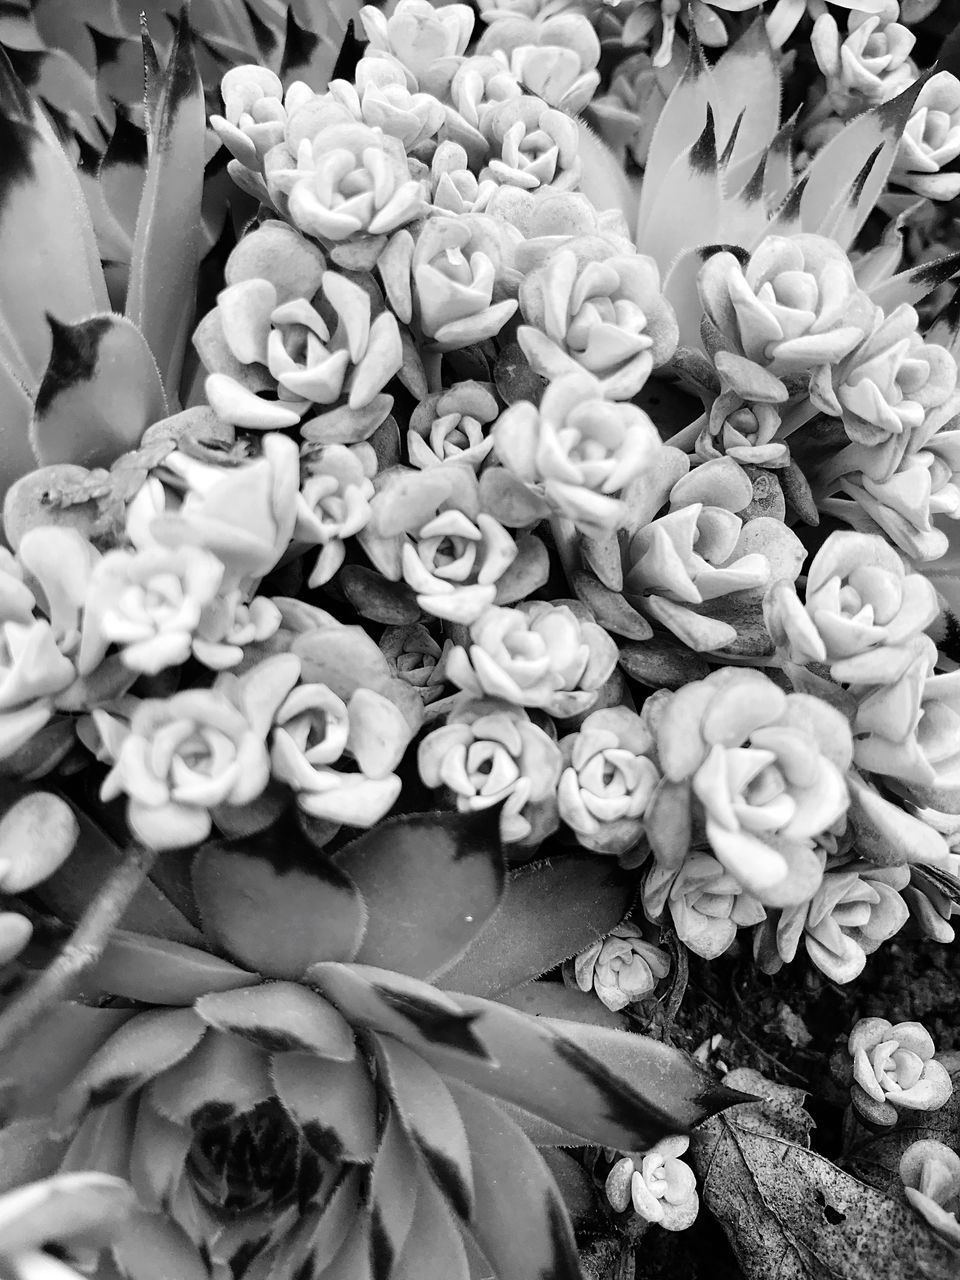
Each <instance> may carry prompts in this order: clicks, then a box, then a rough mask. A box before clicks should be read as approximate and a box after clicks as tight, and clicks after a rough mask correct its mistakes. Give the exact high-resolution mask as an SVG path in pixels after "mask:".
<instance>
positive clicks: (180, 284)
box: [126, 5, 206, 401]
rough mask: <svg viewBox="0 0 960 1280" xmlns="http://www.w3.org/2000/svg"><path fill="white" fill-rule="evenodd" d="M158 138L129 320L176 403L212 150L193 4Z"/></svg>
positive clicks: (170, 69) (166, 79)
mask: <svg viewBox="0 0 960 1280" xmlns="http://www.w3.org/2000/svg"><path fill="white" fill-rule="evenodd" d="M151 133H152V138H151V147H150V161H149V164H148V166H147V176H146V180H145V181H144V185H143V196H142V198H141V201H140V210H139V213H138V216H137V228H136V234H135V236H134V242H133V253H132V257H131V265H130V285H129V289H128V292H127V306H126V314H127V316H128V317H129V318H130V319H131V320H132V321H133V322H134V323H135V324H136V325H137V326H138V327H139V328H140V330H141V332H142V333H143V335H144V337H145V338H146V340H147V343H148V344H149V346H150V350H151V351H152V352H153V354H154V356H155V357H156V361H157V365H158V367H159V369H160V373H161V377H162V379H163V385H164V387H165V388H166V391H167V394H168V395H169V397H170V399H171V401H173V400H175V399H176V397H177V392H178V387H179V382H180V370H181V367H182V364H183V355H184V351H185V349H186V344H187V339H188V337H189V334H190V330H191V328H192V325H193V313H194V305H195V294H196V284H197V270H198V267H199V262H200V250H201V245H200V202H201V197H202V194H203V167H204V148H205V145H206V138H205V134H206V114H205V110H204V102H203V86H202V85H201V82H200V75H199V72H198V71H197V64H196V60H195V58H194V53H193V35H192V32H191V30H190V24H189V22H188V20H187V7H186V5H185V6H184V7H183V9H182V10H181V13H180V21H179V24H178V27H177V37H176V41H175V42H174V46H173V51H172V52H171V54H170V61H169V63H168V64H167V68H166V71H165V72H164V75H163V81H162V84H161V86H160V93H159V100H158V102H157V105H156V112H155V118H154V120H153V121H152V129H151Z"/></svg>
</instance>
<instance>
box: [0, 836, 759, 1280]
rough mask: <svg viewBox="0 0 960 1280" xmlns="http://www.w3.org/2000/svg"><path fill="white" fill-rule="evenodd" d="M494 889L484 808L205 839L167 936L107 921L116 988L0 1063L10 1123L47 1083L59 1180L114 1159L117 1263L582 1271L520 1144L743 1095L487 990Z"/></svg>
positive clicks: (624, 1141) (89, 984)
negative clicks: (317, 846) (401, 923)
mask: <svg viewBox="0 0 960 1280" xmlns="http://www.w3.org/2000/svg"><path fill="white" fill-rule="evenodd" d="M536 874H537V876H538V883H537V884H536V885H535V886H534V887H535V888H536V889H537V890H538V891H541V892H542V891H549V886H550V882H551V880H552V879H553V878H554V874H555V873H552V872H551V871H550V869H549V867H547V868H541V869H540V870H539V872H538V873H536ZM557 887H558V888H559V889H560V895H561V901H562V900H563V899H564V898H565V899H566V906H565V910H566V912H567V914H568V916H570V917H571V918H572V917H573V911H574V909H575V905H576V899H575V897H574V896H572V895H571V892H570V889H572V887H573V886H572V885H571V886H569V887H568V888H567V889H564V887H563V884H562V882H561V883H559V884H558V886H557ZM598 887H599V886H598ZM504 889H505V866H504V863H503V860H502V857H501V854H500V848H499V840H498V838H497V824H496V822H495V821H494V820H493V819H492V818H491V817H490V816H489V815H480V816H479V817H475V816H468V817H464V818H461V817H458V816H450V815H442V814H423V815H411V816H408V817H405V818H401V819H398V820H393V821H391V822H388V823H386V824H385V825H382V826H381V827H380V828H379V829H378V830H377V831H376V832H375V833H371V834H370V835H368V836H363V837H361V838H360V840H359V841H358V842H355V843H353V844H351V845H349V846H346V847H344V848H343V849H341V850H340V851H339V853H338V854H337V855H336V856H335V857H334V858H332V859H323V858H318V857H317V855H316V853H315V852H314V850H313V849H312V847H311V846H310V844H309V842H307V841H306V840H305V839H304V838H303V837H302V836H300V837H299V838H298V837H297V836H296V833H295V832H292V831H286V832H283V833H280V832H277V833H275V834H274V835H273V836H271V837H270V838H268V839H263V838H261V839H259V840H236V841H233V842H219V843H212V844H207V845H205V846H203V847H202V848H201V850H200V851H199V852H198V853H197V854H196V855H195V856H194V858H193V860H192V892H191V895H190V899H189V901H187V900H186V899H184V898H183V897H182V896H181V898H180V900H179V901H180V908H181V910H182V912H184V913H186V915H184V914H181V912H180V911H177V912H174V918H179V920H180V922H181V924H180V929H179V930H169V931H168V934H169V933H174V932H175V933H178V934H179V937H178V938H174V937H171V936H168V935H165V934H163V933H162V932H161V931H160V930H159V929H158V928H157V927H156V925H157V918H156V917H155V918H154V930H153V931H152V932H151V933H139V932H133V931H120V932H119V933H117V934H116V935H115V936H114V938H113V940H112V941H111V942H110V944H109V946H108V947H107V949H106V951H105V953H104V954H103V956H102V958H101V959H100V961H99V962H98V964H97V965H96V967H95V968H94V969H93V970H92V971H91V972H90V973H89V974H88V976H87V978H86V980H85V985H86V988H87V990H88V991H89V992H90V994H91V995H93V994H94V993H96V992H99V993H102V994H103V995H106V994H110V995H112V996H114V997H118V998H119V1000H118V1002H117V1003H116V1004H115V1006H114V1007H109V1006H108V1005H105V1004H102V1002H101V1007H97V1002H96V1001H95V1002H94V1003H92V1004H89V1005H84V1004H78V1003H74V1004H65V1005H63V1006H60V1007H59V1008H58V1009H56V1010H54V1011H53V1013H52V1015H51V1018H50V1020H49V1021H48V1022H47V1023H45V1024H44V1025H42V1026H40V1027H39V1028H38V1029H37V1031H36V1032H35V1033H34V1036H33V1037H32V1038H31V1037H29V1036H28V1037H27V1039H26V1040H24V1041H22V1042H21V1043H20V1044H19V1045H18V1046H17V1047H16V1049H14V1051H13V1052H12V1054H9V1053H8V1054H7V1055H5V1056H4V1058H3V1059H2V1060H0V1072H2V1075H3V1078H4V1080H5V1083H6V1085H7V1086H9V1088H10V1091H11V1092H10V1095H9V1096H10V1097H11V1099H12V1100H14V1099H15V1100H14V1101H12V1105H13V1108H14V1112H15V1114H16V1115H17V1116H18V1117H21V1119H19V1120H18V1123H27V1122H28V1121H29V1118H30V1117H32V1116H35V1115H38V1114H42V1113H43V1112H44V1111H45V1109H46V1108H47V1107H49V1106H51V1105H55V1109H56V1120H55V1126H56V1131H57V1134H58V1142H59V1148H58V1149H59V1151H60V1152H61V1154H60V1156H59V1169H60V1170H61V1173H60V1176H61V1177H65V1178H66V1177H71V1176H79V1175H75V1174H73V1172H72V1171H74V1170H80V1169H83V1170H85V1171H88V1172H87V1174H86V1175H85V1176H87V1177H93V1176H94V1175H95V1174H97V1173H99V1174H103V1175H110V1176H111V1177H113V1178H120V1177H122V1178H124V1179H129V1182H130V1185H131V1186H132V1187H133V1190H134V1191H135V1193H136V1196H137V1206H136V1207H135V1208H134V1209H133V1211H132V1213H131V1216H130V1218H129V1221H128V1222H127V1223H126V1224H125V1225H124V1226H123V1227H122V1229H120V1230H119V1231H118V1232H117V1233H115V1236H116V1238H115V1239H114V1240H113V1242H112V1252H113V1256H114V1258H115V1260H116V1262H117V1263H118V1264H119V1266H120V1267H121V1269H122V1270H123V1273H124V1274H126V1275H130V1276H132V1277H136V1276H147V1275H154V1274H156V1273H157V1268H158V1267H159V1268H166V1270H167V1271H170V1270H171V1269H172V1268H174V1267H175V1268H176V1273H177V1274H178V1275H179V1276H184V1277H186V1276H191V1277H192V1276H197V1277H200V1276H204V1277H206V1276H212V1277H221V1276H231V1275H232V1276H237V1277H248V1278H252V1277H256V1276H268V1275H269V1276H274V1275H278V1274H281V1275H282V1274H296V1273H297V1271H300V1272H301V1273H303V1274H308V1273H310V1272H311V1271H312V1272H314V1273H320V1272H322V1271H324V1270H327V1269H330V1274H331V1275H337V1276H339V1275H347V1274H350V1272H351V1269H352V1268H354V1267H357V1266H359V1267H362V1268H367V1269H369V1271H370V1274H376V1275H383V1276H397V1277H399V1276H406V1275H410V1276H413V1275H419V1276H423V1275H427V1274H436V1275H445V1276H448V1277H450V1276H463V1277H466V1276H468V1275H469V1274H470V1270H471V1267H472V1266H473V1265H475V1262H474V1260H476V1259H483V1262H482V1265H487V1266H490V1267H492V1268H494V1269H495V1272H496V1274H498V1275H504V1276H516V1277H520V1276H525V1275H530V1274H531V1273H532V1272H534V1271H538V1270H543V1271H545V1272H546V1273H549V1274H562V1273H563V1272H564V1271H567V1272H569V1274H573V1273H574V1271H575V1269H576V1266H577V1263H576V1252H575V1247H574V1243H573V1234H572V1231H571V1228H570V1222H569V1218H568V1216H567V1211H566V1209H565V1207H564V1203H563V1200H562V1199H561V1197H560V1194H559V1192H558V1190H557V1188H556V1186H555V1184H554V1182H553V1180H552V1178H551V1176H550V1174H549V1172H548V1171H547V1167H546V1166H545V1164H544V1162H543V1158H542V1157H541V1155H540V1154H539V1153H538V1150H537V1146H536V1145H535V1144H536V1143H540V1144H546V1145H548V1146H549V1145H555V1144H556V1143H567V1142H576V1143H581V1144H582V1143H585V1142H594V1143H598V1144H605V1145H613V1146H617V1147H619V1148H621V1149H623V1148H625V1149H628V1150H635V1149H639V1148H640V1147H648V1146H651V1145H652V1144H653V1143H654V1142H655V1141H657V1140H658V1139H659V1138H661V1137H663V1136H664V1135H665V1134H666V1133H668V1132H669V1133H673V1132H677V1131H682V1130H683V1129H685V1128H687V1127H688V1126H689V1125H691V1124H693V1123H695V1122H696V1121H697V1120H699V1119H701V1118H702V1117H703V1116H705V1115H707V1114H709V1113H710V1112H711V1111H713V1110H715V1109H716V1108H717V1107H719V1106H723V1105H725V1104H727V1103H728V1102H730V1101H733V1100H734V1099H736V1097H738V1096H739V1095H736V1094H735V1093H733V1092H732V1091H729V1090H724V1089H723V1088H722V1087H721V1086H717V1085H715V1084H714V1082H713V1080H712V1079H711V1077H710V1076H709V1075H708V1074H707V1073H706V1072H704V1071H702V1070H701V1069H700V1068H698V1067H696V1066H695V1065H694V1064H692V1063H691V1062H690V1061H689V1060H688V1059H686V1058H685V1057H684V1056H683V1055H682V1054H680V1053H679V1052H678V1051H676V1050H673V1049H670V1048H668V1047H666V1046H664V1045H662V1044H658V1043H656V1042H654V1041H652V1040H649V1039H645V1038H643V1037H640V1036H637V1035H635V1034H632V1033H630V1032H625V1031H618V1030H611V1029H609V1028H601V1027H591V1026H589V1025H585V1024H583V1023H576V1022H565V1021H562V1020H551V1019H536V1018H533V1017H531V1016H530V1015H528V1014H525V1013H521V1012H519V1011H517V1010H515V1009H511V1008H509V1007H508V1006H507V1005H505V1004H501V1003H498V1002H496V1001H494V1000H492V999H490V998H488V996H487V993H489V992H491V991H495V990H496V988H497V982H498V980H500V979H502V977H503V974H502V972H500V973H498V972H497V966H496V965H495V964H491V963H490V959H489V955H490V950H491V948H492V949H493V950H494V951H495V950H496V949H497V948H499V947H500V946H501V945H502V941H503V938H504V936H506V935H505V934H504V933H503V932H502V930H503V927H504V922H503V921H500V923H497V921H498V920H499V916H498V915H497V914H496V913H497V912H498V908H499V907H500V903H501V899H502V898H503V896H504ZM625 893H626V888H625V886H624V885H622V884H621V885H620V886H612V885H611V886H608V887H606V888H600V896H601V898H603V899H604V905H603V907H602V908H601V909H602V910H605V911H607V912H610V911H615V910H616V909H617V906H618V903H622V902H623V900H624V896H625ZM522 896H523V889H522V887H519V888H518V897H520V898H522ZM597 905H598V904H596V903H595V905H594V910H596V909H597ZM398 909H402V910H403V911H404V912H406V913H407V919H408V920H409V921H410V924H411V926H412V927H411V928H410V929H408V930H405V931H404V932H403V933H402V934H398V933H397V932H396V931H395V930H394V929H393V926H392V920H393V918H394V915H395V913H396V911H397V910H398ZM517 909H518V908H517V906H514V907H513V908H511V907H509V906H507V905H506V902H505V903H504V907H503V910H504V911H505V912H506V913H507V915H508V916H509V915H510V914H511V912H513V913H516V911H517ZM620 909H622V907H621V908H620ZM188 919H196V920H198V927H193V926H192V925H190V924H189V923H188ZM518 923H520V918H519V917H518V918H516V919H515V920H514V924H518ZM487 926H490V927H487ZM184 927H185V928H186V930H187V936H189V937H190V938H191V941H190V942H189V943H186V942H184V941H181V940H179V938H182V937H183V936H184V932H183V930H184ZM588 927H589V926H588ZM577 931H578V932H579V933H580V935H581V936H585V935H584V932H583V925H580V926H578V927H577ZM547 945H549V944H547ZM543 946H544V941H543V940H542V939H541V940H539V941H536V940H535V941H534V943H533V946H532V947H531V948H530V949H529V950H528V953H527V955H526V957H525V958H524V959H523V960H522V961H521V964H524V963H526V964H529V965H531V966H532V967H533V969H534V970H536V968H537V966H538V965H539V964H543V963H544V961H548V960H549V955H548V954H544V952H543ZM485 957H487V958H485ZM448 979H449V980H450V981H453V982H454V983H456V982H457V980H460V981H461V982H462V981H463V979H466V980H467V981H466V983H465V984H464V985H466V987H467V990H468V991H476V992H481V993H483V994H467V993H463V992H459V993H457V992H456V991H454V990H450V991H448V990H447V989H446V988H447V987H448V986H449V982H448ZM571 1125H572V1126H573V1127H572V1128H571ZM521 1227H522V1231H521V1230H520V1228H521ZM478 1265H479V1264H478Z"/></svg>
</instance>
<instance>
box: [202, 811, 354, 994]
mask: <svg viewBox="0 0 960 1280" xmlns="http://www.w3.org/2000/svg"><path fill="white" fill-rule="evenodd" d="M193 884H194V892H195V894H196V898H197V905H198V906H199V908H200V915H201V917H202V919H203V928H204V932H205V933H206V935H207V937H208V938H210V940H211V941H212V942H213V943H214V944H215V945H216V946H218V947H221V948H222V949H223V950H224V951H226V952H227V953H228V954H229V955H231V956H232V957H233V959H234V960H236V961H237V962H238V963H239V964H241V965H245V966H249V967H250V968H251V969H255V970H257V972H259V973H262V974H264V975H265V976H266V977H270V978H299V977H301V975H302V974H303V972H304V970H305V969H306V968H307V967H308V966H309V965H311V964H312V963H314V961H317V960H321V959H336V960H349V959H352V958H353V956H354V955H356V952H357V949H358V947H359V945H360V940H361V938H362V936H363V930H364V925H365V919H366V913H365V908H364V905H363V899H362V898H361V897H360V894H359V893H358V892H357V889H356V888H355V887H354V885H353V884H352V882H351V881H350V880H349V878H348V877H347V876H346V875H345V873H344V872H343V871H342V870H341V869H340V868H339V867H335V866H334V865H333V864H332V863H331V862H329V861H327V860H326V859H324V858H319V857H318V856H317V854H316V852H315V851H314V850H313V849H312V848H310V847H308V846H307V845H306V841H305V839H304V838H303V837H298V836H296V835H295V834H293V833H289V834H288V835H287V837H286V838H284V837H283V836H281V835H278V834H277V833H276V829H274V831H271V832H268V833H263V834H261V835H258V836H256V837H254V838H253V839H252V840H249V841H247V840H232V841H222V842H219V843H216V844H209V845H206V846H204V848H202V849H201V850H200V851H199V852H198V853H197V856H196V858H195V859H194V864H193Z"/></svg>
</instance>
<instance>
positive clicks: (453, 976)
mask: <svg viewBox="0 0 960 1280" xmlns="http://www.w3.org/2000/svg"><path fill="white" fill-rule="evenodd" d="M635 892H636V881H635V878H634V879H632V878H631V877H630V876H628V875H627V874H625V873H624V872H622V871H621V870H620V869H619V868H618V867H617V865H616V863H615V861H614V860H613V859H612V858H599V857H597V858H593V857H590V856H589V855H588V854H570V855H567V856H563V857H559V858H553V859H550V861H548V862H537V863H531V864H530V865H528V866H525V867H522V868H521V869H520V870H519V871H516V872H514V873H513V875H511V877H510V879H509V881H508V884H507V892H506V894H505V895H504V901H503V904H502V906H501V907H500V910H499V911H498V912H497V914H496V915H495V916H494V917H493V919H492V920H490V921H489V922H488V923H487V925H486V926H485V927H484V929H483V930H482V932H481V933H480V934H479V936H478V937H477V938H476V939H475V941H474V942H473V943H472V944H471V945H470V947H469V948H468V949H467V951H466V952H465V953H464V955H463V956H462V957H461V959H460V960H459V961H458V962H457V963H456V964H454V965H452V966H451V967H450V968H449V969H448V970H447V971H446V973H445V974H444V978H443V985H444V986H445V987H449V988H450V989H451V990H452V991H468V992H470V993H471V994H473V995H478V996H493V995H498V994H499V993H500V992H502V991H509V990H510V989H511V988H512V987H517V986H519V985H520V984H521V983H523V982H529V980H530V979H531V978H537V977H539V976H540V974H542V973H545V972H546V971H547V970H548V969H552V968H553V967H554V966H555V965H557V964H559V963H560V962H561V960H566V959H568V958H569V957H570V956H572V955H574V954H576V953H577V952H578V951H583V950H584V948H586V947H589V946H590V945H591V944H592V943H594V942H596V941H597V940H598V939H600V938H603V937H605V936H606V935H607V934H608V933H609V932H610V930H611V929H613V928H614V927H615V926H616V925H618V924H619V923H620V921H621V920H622V919H623V917H624V916H625V915H626V914H627V912H628V911H629V909H630V904H631V902H632V901H633V896H634V894H635ZM546 904H549V909H547V905H546Z"/></svg>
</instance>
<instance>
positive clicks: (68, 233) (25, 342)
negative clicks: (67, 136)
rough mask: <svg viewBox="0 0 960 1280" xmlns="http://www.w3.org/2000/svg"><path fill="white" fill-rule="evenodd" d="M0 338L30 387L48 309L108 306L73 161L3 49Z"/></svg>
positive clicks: (73, 316)
mask: <svg viewBox="0 0 960 1280" xmlns="http://www.w3.org/2000/svg"><path fill="white" fill-rule="evenodd" d="M0 156H2V157H3V159H2V162H0V242H2V244H3V255H2V258H0V336H2V335H10V336H12V339H13V341H14V343H15V352H16V357H17V359H16V360H15V361H11V359H10V356H11V352H10V351H9V350H6V349H5V344H3V343H2V341H0V350H3V352H4V355H5V357H6V362H7V363H8V364H10V365H11V368H12V371H13V373H14V374H15V375H16V376H17V378H19V380H20V381H21V382H22V383H23V384H24V385H25V387H26V388H27V390H28V391H29V392H30V393H31V394H33V393H34V392H35V391H36V388H37V387H38V386H39V384H40V379H41V378H42V376H43V371H44V369H45V368H46V365H47V360H48V357H49V354H50V331H49V329H48V327H47V322H46V319H45V312H46V311H47V310H50V311H53V312H55V314H56V315H57V316H59V317H60V319H61V320H63V321H66V322H73V321H76V320H80V319H81V318H82V317H84V316H89V315H90V314H92V313H93V312H97V311H103V310H104V309H105V308H107V307H109V300H108V298H107V291H106V286H105V284H104V280H103V272H102V271H101V270H100V262H99V258H98V256H97V250H96V241H95V238H94V234H93V227H92V225H91V223H90V217H89V213H88V211H87V208H86V205H85V203H84V200H83V193H82V191H81V189H80V185H79V183H78V181H77V177H76V173H75V170H74V166H73V165H72V164H71V163H70V161H69V160H68V159H67V156H66V154H65V153H64V151H63V148H62V147H61V146H60V143H59V142H58V141H57V139H56V136H55V135H54V132H53V129H52V127H51V126H50V124H49V123H48V122H47V121H46V119H45V118H44V117H43V116H42V115H41V113H40V112H39V111H37V110H35V109H33V108H32V107H31V105H30V102H29V99H28V98H27V97H26V95H25V93H24V91H23V88H22V86H20V84H19V81H18V80H17V78H16V75H15V74H14V72H13V69H12V68H11V66H10V63H9V61H8V59H7V56H6V54H5V53H4V52H3V50H2V49H0Z"/></svg>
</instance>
